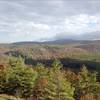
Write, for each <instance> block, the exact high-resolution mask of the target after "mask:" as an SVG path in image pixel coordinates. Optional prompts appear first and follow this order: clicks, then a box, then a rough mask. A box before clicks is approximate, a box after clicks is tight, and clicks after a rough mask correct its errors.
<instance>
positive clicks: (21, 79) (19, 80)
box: [0, 59, 37, 95]
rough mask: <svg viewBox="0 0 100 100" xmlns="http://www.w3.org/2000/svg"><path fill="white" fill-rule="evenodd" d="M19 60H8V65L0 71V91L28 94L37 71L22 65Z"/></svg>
mask: <svg viewBox="0 0 100 100" xmlns="http://www.w3.org/2000/svg"><path fill="white" fill-rule="evenodd" d="M22 65H23V62H22V63H21V60H20V59H19V60H16V61H15V62H12V63H11V62H10V65H9V66H8V67H7V68H5V69H4V71H2V73H1V74H0V76H1V75H2V77H0V78H1V79H0V80H2V81H1V83H0V89H1V90H0V92H1V93H5V92H8V93H11V94H12V93H13V94H14V95H30V93H31V91H32V89H33V87H34V83H35V79H36V77H37V73H36V72H35V71H33V69H32V68H28V67H26V66H22Z"/></svg>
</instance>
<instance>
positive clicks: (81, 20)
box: [0, 0, 100, 42]
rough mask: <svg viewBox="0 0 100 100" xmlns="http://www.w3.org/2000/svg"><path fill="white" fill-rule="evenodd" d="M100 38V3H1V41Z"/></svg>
mask: <svg viewBox="0 0 100 100" xmlns="http://www.w3.org/2000/svg"><path fill="white" fill-rule="evenodd" d="M58 38H59V39H60V38H68V39H100V0H0V42H15V41H45V40H53V39H58Z"/></svg>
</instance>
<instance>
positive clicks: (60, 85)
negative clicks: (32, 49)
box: [0, 57, 100, 100]
mask: <svg viewBox="0 0 100 100" xmlns="http://www.w3.org/2000/svg"><path fill="white" fill-rule="evenodd" d="M0 93H6V94H13V95H15V96H17V97H25V98H26V96H27V97H28V96H29V97H30V96H31V97H32V96H33V97H35V98H36V100H75V99H76V100H84V99H86V100H87V99H89V100H92V99H93V100H99V99H100V96H99V95H100V83H99V82H97V73H96V72H90V71H89V70H88V69H87V68H86V67H85V66H83V67H82V69H81V70H80V71H79V72H78V73H77V74H76V73H74V72H73V71H71V70H64V69H62V64H61V62H60V61H59V60H57V59H56V60H55V61H54V62H53V64H52V65H51V67H44V65H43V64H41V63H38V64H37V66H35V67H33V68H32V67H29V66H26V65H25V64H24V60H23V59H22V58H21V57H19V58H18V59H11V60H10V61H9V64H8V66H6V67H5V66H0ZM29 100H30V99H29ZM32 100H34V99H32Z"/></svg>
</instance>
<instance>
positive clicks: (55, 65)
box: [52, 59, 63, 70]
mask: <svg viewBox="0 0 100 100" xmlns="http://www.w3.org/2000/svg"><path fill="white" fill-rule="evenodd" d="M52 67H53V68H54V69H55V70H57V69H61V68H62V67H63V65H62V63H61V62H60V60H58V59H55V60H54V62H53V63H52Z"/></svg>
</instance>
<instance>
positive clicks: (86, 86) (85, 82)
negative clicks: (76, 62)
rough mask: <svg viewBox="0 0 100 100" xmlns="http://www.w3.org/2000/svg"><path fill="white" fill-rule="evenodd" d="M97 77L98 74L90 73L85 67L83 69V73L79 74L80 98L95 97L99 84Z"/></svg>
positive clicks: (78, 89) (78, 92)
mask: <svg viewBox="0 0 100 100" xmlns="http://www.w3.org/2000/svg"><path fill="white" fill-rule="evenodd" d="M96 76H97V73H96V72H93V73H90V72H89V71H88V70H87V68H86V67H85V66H83V67H82V69H81V71H80V72H79V74H78V78H79V81H78V84H77V85H76V91H77V95H78V97H81V96H83V95H86V94H93V95H95V92H96V91H95V88H96V84H97V82H96V81H97V80H96ZM96 94H97V93H96Z"/></svg>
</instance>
